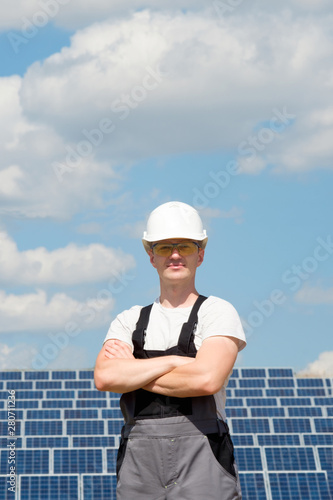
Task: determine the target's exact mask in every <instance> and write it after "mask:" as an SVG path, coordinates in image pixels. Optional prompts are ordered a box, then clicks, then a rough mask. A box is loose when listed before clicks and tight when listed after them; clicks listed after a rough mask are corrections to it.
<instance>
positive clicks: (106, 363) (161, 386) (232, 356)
mask: <svg viewBox="0 0 333 500" xmlns="http://www.w3.org/2000/svg"><path fill="white" fill-rule="evenodd" d="M237 353H238V342H237V339H235V338H233V337H222V336H216V337H210V338H208V339H206V340H204V342H203V343H202V346H201V347H200V349H199V350H198V353H197V356H196V358H187V357H184V356H162V357H158V358H151V359H135V358H134V356H133V354H132V352H131V348H130V346H129V345H128V344H126V343H125V342H122V341H119V340H108V341H107V342H106V343H105V344H104V346H103V348H102V349H101V351H100V353H99V355H98V357H97V361H96V366H95V385H96V388H97V389H98V390H100V391H111V392H119V393H126V392H129V391H133V390H135V389H139V388H142V389H145V390H147V391H150V392H155V393H158V394H164V395H166V396H176V397H191V396H205V395H209V394H215V393H216V392H218V391H219V390H220V389H221V387H222V385H223V383H224V381H225V379H226V378H227V376H228V375H229V373H230V371H231V370H232V367H233V365H234V363H235V361H236V357H237Z"/></svg>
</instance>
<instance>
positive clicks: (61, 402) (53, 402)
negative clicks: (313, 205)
mask: <svg viewBox="0 0 333 500" xmlns="http://www.w3.org/2000/svg"><path fill="white" fill-rule="evenodd" d="M42 407H43V408H72V407H73V401H71V400H70V399H49V400H48V401H42Z"/></svg>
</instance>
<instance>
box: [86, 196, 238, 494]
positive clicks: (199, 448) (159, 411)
mask: <svg viewBox="0 0 333 500" xmlns="http://www.w3.org/2000/svg"><path fill="white" fill-rule="evenodd" d="M207 239H208V238H207V234H206V231H205V230H204V229H203V226H202V221H201V219H200V216H199V214H198V212H197V211H196V210H195V209H194V208H193V207H191V206H189V205H186V204H184V203H180V202H170V203H166V204H163V205H161V206H159V207H157V208H156V209H155V210H154V211H153V212H152V213H151V215H150V217H149V219H148V222H147V231H145V233H144V236H143V244H144V247H145V249H146V251H147V253H148V255H149V257H150V262H151V264H152V265H153V267H154V268H155V269H156V270H157V273H158V275H159V279H160V297H159V298H158V299H157V300H156V301H155V302H154V304H153V305H152V306H148V307H141V306H134V307H132V308H131V309H129V310H127V311H124V312H123V313H121V314H119V315H118V316H117V318H116V319H115V320H114V321H113V322H112V323H111V326H110V329H109V332H108V334H107V336H106V339H105V343H104V346H103V348H102V350H101V351H100V353H99V355H98V358H97V361H96V367H95V384H96V387H97V389H98V390H101V391H112V392H118V393H122V394H123V395H122V397H121V403H120V406H121V409H122V412H123V415H124V419H125V425H124V427H123V430H122V439H121V444H120V448H119V451H118V458H117V478H118V483H117V499H118V500H238V499H240V498H241V491H240V485H239V477H238V472H237V467H236V464H235V462H234V455H233V446H232V442H231V439H230V435H229V431H228V427H227V424H226V423H225V410H224V406H225V388H226V385H227V383H228V378H229V376H230V374H231V372H232V368H233V365H234V363H235V361H236V357H237V353H238V351H239V350H241V349H243V348H244V347H245V345H246V341H245V336H244V332H243V329H242V326H241V322H240V319H239V316H238V314H237V312H236V311H235V309H234V308H233V306H232V305H231V304H230V303H228V302H226V301H225V300H223V299H220V298H217V297H213V296H210V297H208V298H206V297H203V296H201V295H199V293H198V292H197V290H196V288H195V275H196V271H197V268H198V267H199V266H200V265H201V264H202V262H203V260H204V253H205V246H206V244H207ZM144 285H145V284H144V283H142V286H144Z"/></svg>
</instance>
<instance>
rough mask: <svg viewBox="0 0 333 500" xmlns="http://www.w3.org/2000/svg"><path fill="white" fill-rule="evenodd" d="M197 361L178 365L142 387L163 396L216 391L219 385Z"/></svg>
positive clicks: (181, 396)
mask: <svg viewBox="0 0 333 500" xmlns="http://www.w3.org/2000/svg"><path fill="white" fill-rule="evenodd" d="M221 382H222V383H221V384H216V382H215V381H214V377H211V374H210V373H209V372H208V371H207V370H205V368H204V367H203V366H202V365H201V364H200V363H198V362H196V361H194V362H193V363H190V364H187V365H183V366H179V367H177V368H174V369H173V370H172V371H170V372H168V373H165V374H163V375H161V376H159V377H158V378H156V379H154V380H152V381H151V382H149V383H148V384H147V385H146V386H145V387H143V388H144V389H146V390H147V391H150V392H155V393H158V394H163V395H165V396H175V397H179V398H183V397H195V396H207V395H209V394H214V393H215V392H218V390H219V388H220V385H222V384H223V382H224V380H222V381H221Z"/></svg>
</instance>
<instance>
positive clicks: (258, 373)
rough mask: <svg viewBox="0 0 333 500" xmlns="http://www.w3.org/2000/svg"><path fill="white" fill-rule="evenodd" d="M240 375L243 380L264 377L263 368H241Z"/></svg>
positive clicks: (264, 371)
mask: <svg viewBox="0 0 333 500" xmlns="http://www.w3.org/2000/svg"><path fill="white" fill-rule="evenodd" d="M241 373H242V377H243V378H259V377H266V370H265V368H242V369H241Z"/></svg>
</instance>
